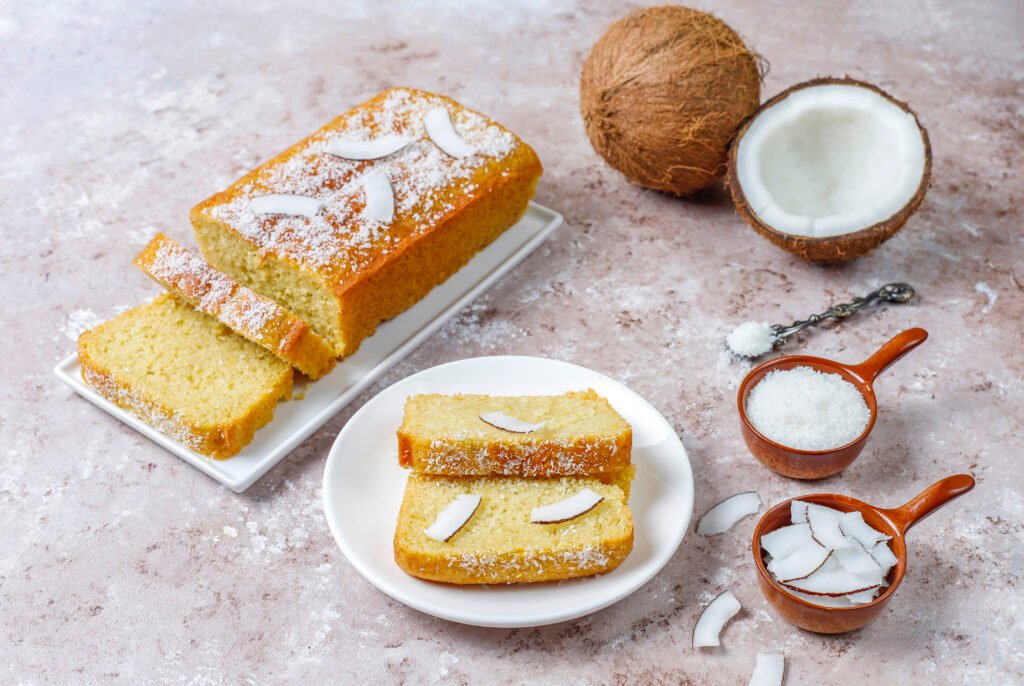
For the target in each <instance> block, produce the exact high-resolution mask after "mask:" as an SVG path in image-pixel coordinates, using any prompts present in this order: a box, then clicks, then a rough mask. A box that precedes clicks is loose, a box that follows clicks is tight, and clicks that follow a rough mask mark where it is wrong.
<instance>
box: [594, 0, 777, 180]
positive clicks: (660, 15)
mask: <svg viewBox="0 0 1024 686" xmlns="http://www.w3.org/2000/svg"><path fill="white" fill-rule="evenodd" d="M763 75H764V70H763V68H762V62H761V59H760V58H759V57H758V56H757V55H756V54H755V53H753V52H751V51H750V50H749V49H748V48H747V46H746V45H745V44H744V43H743V39H741V38H740V37H739V35H737V34H736V32H735V31H733V30H732V29H731V28H729V26H728V25H727V24H725V23H724V22H723V21H721V20H720V19H718V18H716V17H714V16H712V15H710V14H707V13H705V12H699V11H697V10H693V9H690V8H688V7H679V6H672V5H664V6H660V7H650V8H647V9H640V10H636V11H634V12H631V13H630V14H628V15H626V16H625V17H623V18H622V19H620V20H619V21H617V22H615V23H614V24H612V25H611V26H610V27H608V30H607V31H605V33H604V35H603V36H601V38H600V40H598V41H597V43H596V44H595V45H594V47H593V49H592V50H591V51H590V55H589V56H588V57H587V60H586V62H585V63H584V65H583V75H582V77H581V78H580V110H581V112H582V114H583V124H584V126H585V127H586V130H587V136H588V137H589V138H590V142H591V144H592V145H593V146H594V149H595V150H596V151H597V152H598V154H600V155H601V156H602V157H603V158H604V159H605V160H606V161H607V162H608V164H610V165H611V166H612V167H613V168H615V169H617V170H618V171H620V172H622V173H623V174H625V175H626V177H627V178H628V179H629V180H630V181H632V182H633V183H637V184H640V185H641V186H647V187H649V188H656V189H658V190H662V191H667V192H669V193H676V194H680V195H681V194H684V193H691V192H693V191H696V190H700V189H701V188H706V187H707V186H710V185H711V184H712V183H714V182H715V179H717V178H718V177H719V176H721V175H722V174H723V173H724V172H725V168H726V155H727V151H728V147H729V142H730V141H731V140H732V137H733V135H734V134H735V133H736V129H737V128H738V127H739V126H740V124H742V123H743V121H744V120H745V119H746V118H747V117H749V116H750V115H751V114H753V113H754V111H755V110H756V109H757V107H758V105H759V104H760V100H761V78H762V76H763Z"/></svg>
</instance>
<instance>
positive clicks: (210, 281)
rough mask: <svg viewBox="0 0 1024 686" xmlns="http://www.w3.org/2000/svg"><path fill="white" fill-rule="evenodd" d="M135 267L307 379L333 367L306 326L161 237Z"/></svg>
mask: <svg viewBox="0 0 1024 686" xmlns="http://www.w3.org/2000/svg"><path fill="white" fill-rule="evenodd" d="M135 266H137V267H138V268H139V269H141V270H142V271H144V272H145V273H146V274H147V275H148V276H149V277H150V278H152V279H153V280H154V281H156V282H157V283H158V284H160V285H161V286H163V287H164V288H166V289H167V290H168V291H169V292H170V293H171V294H173V295H175V296H177V297H178V298H180V299H182V300H184V301H185V302H187V303H188V304H190V305H192V307H194V308H196V309H197V310H199V311H200V312H204V313H206V314H208V315H210V316H211V317H215V318H217V319H218V320H220V321H221V322H222V323H224V324H225V325H227V327H228V328H230V329H231V330H232V331H234V332H235V333H237V334H238V335H239V336H241V337H242V338H245V339H246V340H249V341H252V342H253V343H256V344H257V345H259V346H262V347H263V348H266V349H267V350H269V351H270V352H272V353H273V354H274V355H276V356H277V357H279V358H281V359H282V360H284V361H286V362H288V363H289V364H291V365H292V366H293V367H295V368H296V369H298V370H299V371H300V372H302V373H303V374H305V375H306V376H308V377H309V378H311V379H319V378H320V377H322V376H323V375H324V374H326V373H327V372H329V371H331V369H333V368H334V364H335V362H336V360H337V358H335V356H334V351H333V350H332V349H331V347H330V346H329V345H327V343H325V342H324V340H323V339H322V338H320V337H319V336H317V335H316V334H315V333H314V332H313V331H312V330H311V329H310V328H309V325H308V324H306V322H304V321H302V320H301V319H299V318H298V317H296V316H295V315H294V314H292V313H291V312H289V311H288V310H286V309H284V308H283V307H281V306H280V305H278V304H277V303H276V302H274V301H273V300H271V299H270V298H266V297H264V296H262V295H259V294H258V293H255V292H254V291H252V290H251V289H249V288H246V287H245V286H243V285H241V284H239V283H238V282H237V281H235V280H234V279H233V278H231V277H230V276H228V275H227V274H225V273H223V272H221V271H218V270H216V269H214V268H213V267H211V266H210V265H208V264H207V263H206V262H204V261H203V259H202V258H200V257H199V256H198V255H195V254H193V253H191V252H189V251H188V250H186V249H185V248H184V247H182V246H181V245H179V244H178V243H176V242H174V241H172V240H171V239H170V238H168V237H167V236H165V235H163V234H162V233H158V234H157V235H156V236H154V237H153V240H151V241H150V242H149V245H147V246H146V249H145V250H143V251H142V252H141V253H140V254H139V256H138V257H136V258H135Z"/></svg>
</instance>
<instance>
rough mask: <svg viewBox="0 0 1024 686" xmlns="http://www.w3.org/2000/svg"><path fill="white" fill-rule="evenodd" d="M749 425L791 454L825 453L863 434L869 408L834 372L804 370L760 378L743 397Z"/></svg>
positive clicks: (772, 373)
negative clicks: (805, 451)
mask: <svg viewBox="0 0 1024 686" xmlns="http://www.w3.org/2000/svg"><path fill="white" fill-rule="evenodd" d="M745 408H746V413H747V418H748V419H749V420H750V423H751V424H753V426H754V428H755V429H757V430H758V431H759V432H760V433H761V434H762V435H763V436H765V437H766V438H768V439H770V440H772V441H775V442H776V443H781V444H782V445H784V446H788V447H790V448H795V449H797V450H831V449H832V448H838V447H839V446H842V445H846V444H847V443H850V442H851V441H853V440H855V439H856V438H857V437H858V436H860V435H861V434H862V433H864V430H865V429H866V428H867V426H868V421H869V420H870V419H871V410H870V409H868V404H867V402H865V400H864V396H863V395H861V392H860V391H859V390H857V387H856V386H854V385H853V384H852V383H850V382H849V381H847V380H846V379H844V378H843V377H841V376H840V375H839V374H826V373H823V372H819V371H817V370H815V369H811V368H810V367H793V368H792V369H784V370H783V369H777V370H774V371H770V372H768V373H767V374H765V376H764V378H762V379H761V380H760V381H759V382H758V383H757V385H755V386H754V388H753V389H751V391H750V393H749V394H748V395H747V399H746V404H745Z"/></svg>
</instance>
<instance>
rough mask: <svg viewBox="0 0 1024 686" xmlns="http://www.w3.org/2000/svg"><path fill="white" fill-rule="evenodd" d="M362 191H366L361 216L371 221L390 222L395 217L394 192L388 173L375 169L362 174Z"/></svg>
mask: <svg viewBox="0 0 1024 686" xmlns="http://www.w3.org/2000/svg"><path fill="white" fill-rule="evenodd" d="M363 192H364V193H366V207H365V208H363V216H364V217H366V219H367V220H368V221H371V222H377V223H379V224H390V223H391V221H392V220H393V219H394V218H395V194H394V191H392V190H391V181H389V180H388V175H387V174H385V173H384V172H383V171H381V170H377V171H372V172H370V173H369V174H367V175H366V176H364V177H363Z"/></svg>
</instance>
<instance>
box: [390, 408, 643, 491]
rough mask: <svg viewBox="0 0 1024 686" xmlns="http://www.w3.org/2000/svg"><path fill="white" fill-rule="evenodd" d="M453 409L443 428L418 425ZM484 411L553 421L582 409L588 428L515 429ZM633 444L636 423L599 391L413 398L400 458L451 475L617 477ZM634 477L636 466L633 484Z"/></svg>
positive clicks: (400, 432) (418, 468)
mask: <svg viewBox="0 0 1024 686" xmlns="http://www.w3.org/2000/svg"><path fill="white" fill-rule="evenodd" d="M446 408H448V409H449V410H450V411H452V412H454V413H455V415H454V416H453V417H452V419H451V420H448V421H442V422H441V425H442V426H443V430H442V431H439V432H438V433H432V432H429V431H424V430H422V429H420V428H418V427H417V419H418V418H423V417H424V416H428V417H429V419H430V420H432V421H433V422H437V421H438V419H437V418H438V417H443V416H444V413H445V411H446ZM485 411H503V412H505V413H506V414H509V415H511V416H515V417H517V418H519V419H522V420H524V421H530V422H534V421H544V420H545V419H547V420H548V422H549V424H550V423H551V422H556V421H559V420H563V419H565V416H557V415H558V414H562V415H568V414H570V413H578V414H582V415H583V419H582V420H581V423H582V426H583V427H586V428H578V429H577V430H572V431H558V432H552V431H551V430H550V428H549V427H542V428H541V429H540V430H538V431H536V432H534V433H530V434H514V433H509V432H503V431H500V430H497V429H494V428H491V427H489V426H488V425H486V424H484V423H483V422H482V421H481V420H480V419H479V418H478V415H479V413H481V412H485ZM467 412H468V413H469V414H468V415H467ZM552 414H555V415H556V416H551V415H552ZM469 415H472V416H469ZM595 419H596V423H595ZM602 425H603V426H602ZM632 445H633V430H632V427H630V426H629V424H628V423H627V422H626V421H625V420H624V419H623V418H622V417H621V416H620V415H619V414H618V413H617V412H616V411H615V410H614V408H612V406H611V404H610V403H609V402H608V401H607V400H606V399H605V398H602V397H601V396H600V395H598V394H597V392H595V391H594V390H593V389H588V390H586V391H582V392H576V391H573V392H569V393H566V394H565V395H564V396H521V397H515V396H512V397H501V396H485V395H479V396H474V395H455V396H443V395H416V396H410V397H409V398H408V399H407V400H406V404H405V412H404V415H403V419H402V425H401V426H400V427H399V429H398V460H399V463H400V464H401V465H402V466H403V467H409V468H412V469H414V470H416V471H420V472H425V473H430V474H445V475H450V476H471V475H487V474H495V475H500V474H504V475H512V476H526V477H550V476H580V475H606V476H608V477H609V478H610V479H611V480H612V481H614V479H616V478H617V477H618V475H619V474H620V473H622V472H623V470H625V469H627V468H628V467H629V466H630V459H631V458H630V456H631V452H632ZM631 476H632V472H630V474H629V476H628V478H627V479H626V481H627V482H628V479H629V478H631Z"/></svg>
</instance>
